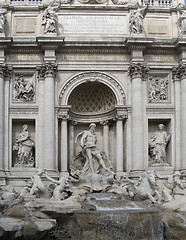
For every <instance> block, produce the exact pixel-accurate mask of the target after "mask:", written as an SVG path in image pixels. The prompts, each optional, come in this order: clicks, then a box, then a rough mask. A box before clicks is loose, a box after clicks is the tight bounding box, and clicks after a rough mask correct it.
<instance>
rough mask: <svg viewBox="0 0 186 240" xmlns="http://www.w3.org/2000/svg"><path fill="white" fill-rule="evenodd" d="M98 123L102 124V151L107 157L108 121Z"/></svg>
mask: <svg viewBox="0 0 186 240" xmlns="http://www.w3.org/2000/svg"><path fill="white" fill-rule="evenodd" d="M100 124H102V125H103V151H104V152H105V153H106V156H107V157H108V158H109V122H108V121H102V122H100Z"/></svg>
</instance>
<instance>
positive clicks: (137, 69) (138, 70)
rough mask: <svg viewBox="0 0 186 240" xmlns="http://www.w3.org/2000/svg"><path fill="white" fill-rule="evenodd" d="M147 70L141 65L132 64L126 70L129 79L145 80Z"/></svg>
mask: <svg viewBox="0 0 186 240" xmlns="http://www.w3.org/2000/svg"><path fill="white" fill-rule="evenodd" d="M148 71H149V68H148V67H147V66H146V65H145V64H143V63H132V64H131V65H130V67H129V69H128V74H129V75H130V77H131V79H133V78H142V79H143V80H146V79H147V76H148Z"/></svg>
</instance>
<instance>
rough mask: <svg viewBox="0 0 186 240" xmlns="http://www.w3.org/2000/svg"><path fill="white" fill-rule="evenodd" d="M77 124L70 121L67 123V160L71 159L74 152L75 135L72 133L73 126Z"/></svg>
mask: <svg viewBox="0 0 186 240" xmlns="http://www.w3.org/2000/svg"><path fill="white" fill-rule="evenodd" d="M76 124H77V122H73V121H71V123H70V125H69V148H70V149H69V160H70V161H72V159H73V158H74V154H75V146H74V144H75V135H74V126H75V125H76Z"/></svg>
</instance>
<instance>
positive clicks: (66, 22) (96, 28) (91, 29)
mask: <svg viewBox="0 0 186 240" xmlns="http://www.w3.org/2000/svg"><path fill="white" fill-rule="evenodd" d="M58 18H59V23H60V24H62V26H63V33H64V34H65V33H67V34H68V33H69V34H84V33H86V34H109V35H110V34H111V35H122V34H124V35H126V34H128V19H127V15H116V14H109V15H103V14H102V15H100V14H96V13H95V14H86V15H85V14H76V15H74V14H68V15H59V16H58Z"/></svg>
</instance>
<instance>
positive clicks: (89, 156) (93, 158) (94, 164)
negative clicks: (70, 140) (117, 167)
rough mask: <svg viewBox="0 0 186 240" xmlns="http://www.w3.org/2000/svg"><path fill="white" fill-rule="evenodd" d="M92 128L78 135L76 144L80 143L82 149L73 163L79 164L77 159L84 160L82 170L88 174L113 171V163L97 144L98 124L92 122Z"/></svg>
mask: <svg viewBox="0 0 186 240" xmlns="http://www.w3.org/2000/svg"><path fill="white" fill-rule="evenodd" d="M89 127H90V129H89V130H88V131H83V132H81V133H79V134H78V135H77V137H76V140H75V142H76V144H79V145H80V146H81V148H82V151H81V152H80V153H79V154H78V155H77V156H76V158H75V159H74V163H73V165H76V164H77V162H76V161H77V160H79V159H80V160H82V162H83V166H82V169H77V170H82V172H83V173H86V174H98V173H102V174H104V173H105V172H107V173H110V172H111V163H110V161H109V160H108V159H107V157H106V156H105V154H104V153H103V152H101V151H100V150H99V149H98V147H97V146H96V144H97V135H96V133H95V128H96V124H95V123H91V124H90V126H89ZM79 138H80V140H79Z"/></svg>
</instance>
